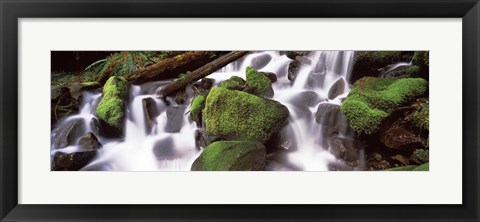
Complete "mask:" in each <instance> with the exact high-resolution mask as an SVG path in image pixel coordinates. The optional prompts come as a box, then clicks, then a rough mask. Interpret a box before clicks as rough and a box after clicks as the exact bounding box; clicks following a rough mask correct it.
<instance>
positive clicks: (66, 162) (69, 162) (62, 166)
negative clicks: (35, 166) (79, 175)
mask: <svg viewBox="0 0 480 222" xmlns="http://www.w3.org/2000/svg"><path fill="white" fill-rule="evenodd" d="M95 155H96V151H85V152H75V153H63V152H56V153H55V155H54V156H53V166H52V170H53V171H78V170H80V169H82V168H83V167H84V166H86V165H87V164H88V163H89V162H90V161H92V160H93V158H94V157H95Z"/></svg>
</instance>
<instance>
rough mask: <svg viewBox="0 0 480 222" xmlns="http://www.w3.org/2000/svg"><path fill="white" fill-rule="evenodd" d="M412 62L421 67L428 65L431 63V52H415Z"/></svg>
mask: <svg viewBox="0 0 480 222" xmlns="http://www.w3.org/2000/svg"><path fill="white" fill-rule="evenodd" d="M412 63H413V64H414V65H417V66H419V67H421V68H425V67H428V66H429V63H430V59H429V52H428V51H418V52H415V54H414V55H413V60H412Z"/></svg>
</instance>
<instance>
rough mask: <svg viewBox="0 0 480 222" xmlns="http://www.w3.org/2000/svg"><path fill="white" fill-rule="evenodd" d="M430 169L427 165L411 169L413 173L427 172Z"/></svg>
mask: <svg viewBox="0 0 480 222" xmlns="http://www.w3.org/2000/svg"><path fill="white" fill-rule="evenodd" d="M429 168H430V166H429V164H428V163H425V164H422V165H420V166H419V167H417V168H415V169H413V171H428V170H429Z"/></svg>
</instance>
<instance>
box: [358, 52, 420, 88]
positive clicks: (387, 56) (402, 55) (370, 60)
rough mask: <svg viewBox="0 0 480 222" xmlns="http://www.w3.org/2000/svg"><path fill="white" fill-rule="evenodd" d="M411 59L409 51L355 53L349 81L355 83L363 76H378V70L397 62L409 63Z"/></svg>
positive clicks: (411, 55)
mask: <svg viewBox="0 0 480 222" xmlns="http://www.w3.org/2000/svg"><path fill="white" fill-rule="evenodd" d="M412 58H413V52H410V51H356V52H355V53H354V59H353V60H354V64H353V69H352V74H351V77H350V81H351V82H352V83H353V82H356V81H357V80H358V79H360V78H362V77H364V76H375V77H377V76H379V75H380V71H379V70H380V69H381V68H383V67H385V66H387V65H390V64H394V63H398V62H409V61H410V60H412Z"/></svg>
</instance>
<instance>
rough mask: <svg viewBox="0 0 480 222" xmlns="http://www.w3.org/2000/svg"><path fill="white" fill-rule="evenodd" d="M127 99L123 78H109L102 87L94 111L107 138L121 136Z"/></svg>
mask: <svg viewBox="0 0 480 222" xmlns="http://www.w3.org/2000/svg"><path fill="white" fill-rule="evenodd" d="M127 98H128V82H127V80H125V78H123V77H117V76H112V77H110V78H109V79H108V80H107V82H106V83H105V85H104V87H103V92H102V100H100V103H99V104H98V106H97V109H96V110H95V113H96V115H97V117H98V118H99V119H100V122H101V124H102V128H104V129H105V130H106V131H107V134H108V136H113V137H118V136H123V131H124V127H125V124H124V123H125V108H126V106H127ZM103 126H105V127H103Z"/></svg>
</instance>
